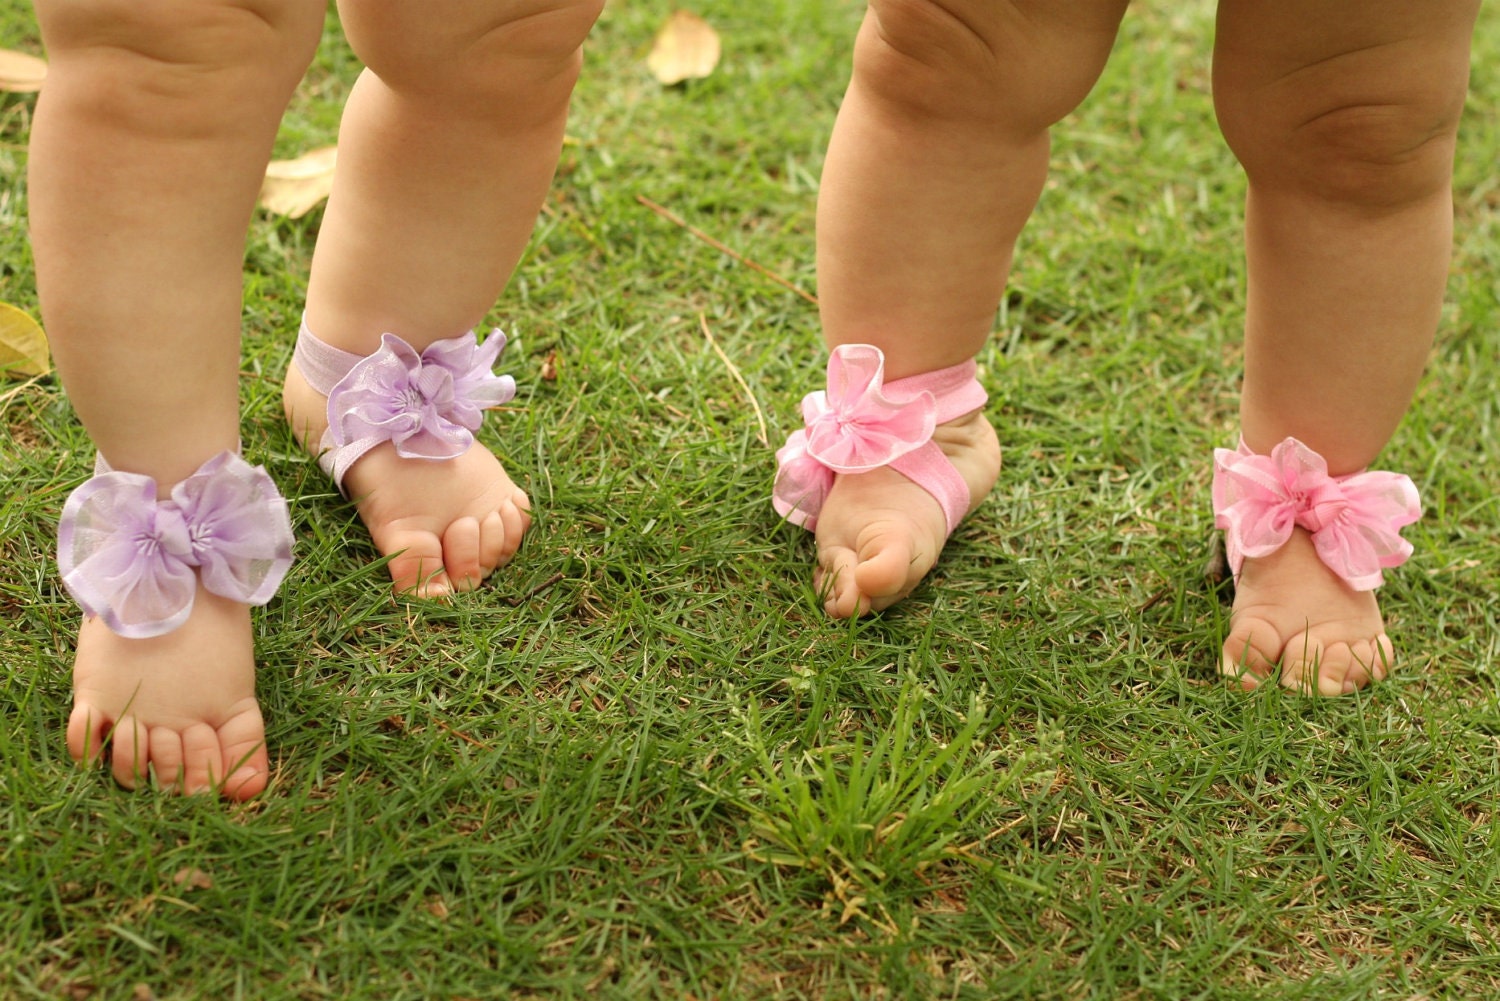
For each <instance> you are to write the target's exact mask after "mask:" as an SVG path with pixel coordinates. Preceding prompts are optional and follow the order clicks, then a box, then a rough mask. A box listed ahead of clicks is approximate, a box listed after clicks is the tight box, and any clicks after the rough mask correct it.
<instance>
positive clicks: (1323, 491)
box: [1213, 438, 1422, 591]
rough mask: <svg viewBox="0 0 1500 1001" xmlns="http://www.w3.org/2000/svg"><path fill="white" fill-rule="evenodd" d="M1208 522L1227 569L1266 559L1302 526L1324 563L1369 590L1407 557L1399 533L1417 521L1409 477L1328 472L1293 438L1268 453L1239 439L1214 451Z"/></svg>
mask: <svg viewBox="0 0 1500 1001" xmlns="http://www.w3.org/2000/svg"><path fill="white" fill-rule="evenodd" d="M1213 504H1214V525H1215V526H1216V527H1217V528H1221V529H1223V530H1224V545H1225V549H1226V551H1227V555H1228V557H1229V569H1230V571H1231V572H1232V573H1233V574H1234V576H1235V577H1236V578H1238V577H1239V573H1240V568H1241V566H1243V565H1244V562H1245V558H1246V557H1250V558H1252V559H1255V558H1259V557H1262V556H1269V555H1270V554H1272V553H1274V552H1275V551H1276V550H1278V549H1280V548H1281V547H1282V546H1283V545H1285V544H1286V542H1287V540H1288V539H1290V538H1291V536H1292V529H1293V528H1302V529H1305V530H1306V531H1307V532H1308V533H1309V534H1310V535H1311V536H1312V541H1313V547H1314V549H1315V551H1316V552H1317V554H1318V558H1319V559H1320V560H1322V561H1323V564H1324V565H1325V566H1327V567H1328V569H1329V570H1331V571H1333V573H1334V574H1336V575H1337V576H1338V577H1339V578H1340V579H1342V580H1343V581H1344V583H1345V584H1347V585H1348V586H1349V587H1350V588H1351V589H1352V590H1355V591H1373V590H1374V589H1375V588H1377V587H1379V586H1380V585H1381V584H1383V583H1385V576H1384V574H1383V573H1382V572H1381V571H1382V570H1384V569H1389V568H1391V567H1397V566H1400V565H1401V564H1402V563H1405V562H1406V559H1407V557H1409V556H1410V555H1411V552H1412V547H1411V543H1409V542H1407V541H1406V540H1405V539H1403V538H1401V529H1402V528H1404V527H1405V526H1407V525H1410V524H1411V523H1412V522H1414V521H1416V520H1417V519H1418V518H1420V517H1421V516H1422V504H1421V501H1420V500H1419V499H1418V497H1417V488H1416V486H1415V485H1414V484H1413V483H1412V481H1411V478H1410V477H1407V476H1404V475H1402V474H1400V473H1387V472H1359V473H1350V474H1349V475H1347V476H1330V475H1328V463H1327V462H1325V461H1324V459H1323V457H1322V456H1321V455H1319V454H1318V453H1317V452H1314V451H1313V450H1312V449H1310V448H1308V447H1307V446H1306V445H1304V444H1302V442H1300V441H1298V440H1297V439H1296V438H1287V439H1286V440H1285V441H1283V442H1282V443H1281V444H1279V445H1277V446H1276V447H1275V448H1274V449H1272V450H1271V454H1270V455H1256V454H1254V453H1253V452H1251V451H1250V450H1249V449H1248V448H1246V447H1245V444H1244V443H1243V442H1241V443H1240V447H1239V448H1238V449H1237V450H1231V449H1227V448H1219V449H1215V450H1214V485H1213Z"/></svg>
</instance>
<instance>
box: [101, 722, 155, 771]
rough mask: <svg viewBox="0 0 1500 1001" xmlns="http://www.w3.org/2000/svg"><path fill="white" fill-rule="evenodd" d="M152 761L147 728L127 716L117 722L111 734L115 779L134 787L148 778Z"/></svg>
mask: <svg viewBox="0 0 1500 1001" xmlns="http://www.w3.org/2000/svg"><path fill="white" fill-rule="evenodd" d="M150 763H151V747H150V739H149V737H148V736H147V732H146V728H145V727H144V726H141V725H140V724H139V723H137V722H136V721H135V718H134V717H133V716H126V717H124V718H123V719H121V720H120V721H119V722H118V723H116V724H115V727H114V729H113V730H112V731H111V732H110V735H109V770H110V772H111V774H113V775H114V777H115V781H116V782H118V783H119V784H120V785H121V786H123V787H124V788H126V789H134V788H136V787H137V786H138V785H140V784H141V782H143V781H145V779H146V769H147V767H148V766H149V765H150Z"/></svg>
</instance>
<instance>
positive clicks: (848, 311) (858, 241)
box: [814, 0, 1126, 617]
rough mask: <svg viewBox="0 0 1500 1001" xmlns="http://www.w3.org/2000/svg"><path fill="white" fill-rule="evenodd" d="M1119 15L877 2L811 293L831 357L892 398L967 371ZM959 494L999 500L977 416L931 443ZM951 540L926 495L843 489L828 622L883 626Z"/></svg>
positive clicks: (820, 533)
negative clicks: (879, 360)
mask: <svg viewBox="0 0 1500 1001" xmlns="http://www.w3.org/2000/svg"><path fill="white" fill-rule="evenodd" d="M1125 5H1126V4H1125V0H1087V2H1078V3H1067V4H1058V3H1051V2H1046V0H1041V2H1021V0H944V2H938V0H872V2H871V3H870V6H869V10H868V13H867V15H866V18H865V21H864V24H863V26H862V28H861V30H860V33H859V37H858V40H857V41H856V45H855V55H854V75H853V78H852V80H851V82H850V84H849V90H848V93H847V94H846V95H845V98H844V103H843V106H842V108H841V109H840V111H839V116H838V121H837V124H836V125H835V127H834V133H833V139H832V141H831V143H830V145H829V150H828V160H827V165H826V167H825V168H824V173H823V183H822V192H821V195H820V197H819V201H818V293H819V297H820V300H821V302H822V308H821V312H822V320H823V331H824V337H825V339H826V340H827V342H828V344H829V345H830V347H836V346H838V345H841V344H849V343H865V344H873V345H875V346H876V347H878V348H880V349H881V350H882V351H883V352H884V354H885V360H886V377H887V378H888V379H891V380H895V379H900V378H903V377H906V376H912V375H917V374H920V373H927V372H932V371H934V370H936V369H942V368H946V367H948V366H952V365H955V364H958V363H961V362H965V361H967V360H968V359H970V358H973V357H974V356H975V355H976V354H978V352H979V349H980V348H981V347H982V346H983V344H984V342H985V340H986V339H987V338H988V337H989V335H990V332H991V330H992V329H993V327H994V322H995V312H996V310H997V308H998V307H999V303H1000V297H1001V295H1002V293H1003V291H1004V286H1005V280H1006V275H1007V273H1008V271H1009V269H1010V262H1011V254H1012V251H1013V249H1014V246H1015V241H1016V237H1017V235H1018V234H1019V233H1020V230H1021V227H1022V225H1023V224H1024V223H1025V221H1026V219H1027V218H1028V216H1029V215H1030V214H1031V210H1032V208H1033V207H1034V206H1035V204H1036V200H1037V198H1038V196H1039V195H1040V193H1041V189H1042V183H1043V181H1044V179H1045V175H1046V171H1047V157H1048V149H1049V140H1048V129H1049V128H1050V126H1051V125H1052V124H1053V123H1055V122H1056V121H1057V120H1058V119H1060V118H1062V117H1063V116H1064V115H1066V114H1067V113H1068V112H1070V111H1071V110H1072V109H1073V108H1074V107H1076V106H1077V104H1078V103H1079V102H1080V101H1082V99H1083V98H1084V96H1085V95H1086V94H1087V93H1088V91H1089V89H1090V88H1091V87H1092V86H1093V83H1094V81H1095V79H1096V78H1097V77H1098V74H1099V72H1100V71H1101V70H1102V68H1103V66H1104V61H1105V59H1106V58H1107V56H1108V54H1109V50H1110V47H1111V46H1112V44H1113V42H1114V37H1115V31H1116V28H1117V27H1118V25H1119V21H1120V17H1121V16H1122V14H1123V12H1124V9H1125ZM932 440H933V441H934V442H936V443H937V444H938V446H939V447H940V448H941V449H942V450H943V452H944V454H946V455H947V457H948V458H949V460H950V461H951V462H952V464H953V466H954V468H955V469H956V470H957V471H958V473H959V475H960V476H961V477H962V478H963V480H964V482H965V484H966V485H967V486H968V493H969V497H970V509H971V510H972V509H973V507H975V506H977V505H978V503H979V502H980V501H981V500H983V498H984V496H985V495H986V494H988V493H989V491H990V490H991V489H992V488H993V487H994V484H995V480H996V478H997V476H998V475H999V470H1000V447H999V443H998V441H997V440H996V437H995V432H994V429H993V428H992V427H991V426H990V424H989V422H988V421H987V420H986V419H985V417H984V415H983V413H982V412H981V411H977V410H976V411H973V412H971V413H968V414H965V415H963V416H961V417H959V418H958V419H956V420H953V421H950V422H948V423H945V424H940V425H939V426H938V427H937V429H936V431H935V432H934V434H933V439H932ZM946 537H947V524H946V519H945V517H944V513H943V511H942V509H941V507H940V506H939V504H938V502H937V501H936V500H934V498H933V497H932V495H931V494H929V493H928V492H927V491H925V490H923V489H922V488H921V487H919V486H917V485H916V484H915V483H914V482H913V481H912V480H909V479H907V478H906V477H905V476H903V475H901V474H900V473H897V472H895V471H894V470H893V469H891V468H890V467H882V468H878V469H874V470H871V471H869V472H863V473H856V474H844V475H840V476H838V477H837V478H836V479H835V481H834V484H833V487H832V489H831V491H830V492H829V494H828V496H827V498H826V500H825V501H824V502H823V505H822V508H821V511H820V513H819V514H818V519H817V542H818V569H817V570H816V571H815V574H814V578H815V581H816V582H817V583H818V586H819V588H820V589H822V590H824V591H825V593H826V595H827V598H826V605H825V607H826V609H827V611H828V613H829V614H831V615H835V616H839V617H847V616H851V615H858V614H863V613H865V612H868V611H871V610H879V609H882V608H885V607H887V606H889V605H891V604H892V603H894V602H895V601H897V600H899V599H900V598H902V597H904V596H905V595H906V594H907V593H908V592H910V591H911V590H912V588H914V587H915V586H916V585H917V583H918V582H919V581H920V580H921V579H922V577H923V576H925V575H926V573H927V571H928V570H930V569H931V567H932V565H933V563H934V562H935V561H936V560H937V557H938V553H939V552H940V551H941V549H942V547H943V544H944V542H945V540H946Z"/></svg>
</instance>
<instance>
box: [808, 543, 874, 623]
mask: <svg viewBox="0 0 1500 1001" xmlns="http://www.w3.org/2000/svg"><path fill="white" fill-rule="evenodd" d="M858 562H859V559H858V556H857V555H856V554H855V552H854V550H852V549H849V548H848V547H846V546H824V547H821V548H820V549H819V550H818V570H817V572H816V573H814V574H813V586H814V587H815V588H816V589H817V592H818V596H819V597H820V598H821V599H822V601H823V610H824V611H825V612H827V613H828V614H829V615H830V616H832V617H833V618H835V619H847V618H849V617H850V616H854V615H863V614H864V613H865V612H866V611H868V610H869V607H870V603H869V599H868V598H866V597H865V596H864V595H862V594H860V592H859V586H858V585H857V584H856V583H855V581H854V568H855V567H856V566H857V565H858Z"/></svg>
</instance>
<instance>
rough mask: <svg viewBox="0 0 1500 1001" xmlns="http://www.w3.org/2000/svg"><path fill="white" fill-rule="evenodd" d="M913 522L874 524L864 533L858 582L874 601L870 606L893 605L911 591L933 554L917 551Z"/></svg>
mask: <svg viewBox="0 0 1500 1001" xmlns="http://www.w3.org/2000/svg"><path fill="white" fill-rule="evenodd" d="M911 536H912V530H911V528H910V527H909V526H907V527H902V526H898V525H873V526H870V527H868V528H866V529H865V530H864V531H863V532H861V533H860V539H859V565H858V566H856V567H855V568H854V582H855V584H856V585H857V586H858V588H859V591H860V593H861V594H863V595H866V596H867V597H868V598H869V601H870V608H871V609H872V610H874V611H877V612H878V611H880V610H882V609H885V608H889V607H890V606H891V605H894V604H895V603H896V602H898V601H900V600H901V599H902V598H904V597H906V596H907V594H909V593H910V592H911V589H912V588H913V587H915V586H916V585H917V582H918V581H920V580H921V579H922V578H923V577H924V576H926V574H927V571H928V570H930V569H932V564H933V558H932V556H930V555H925V554H922V553H920V552H918V551H917V547H916V546H915V545H914V544H913V542H912V537H911Z"/></svg>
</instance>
